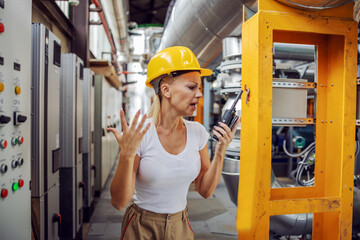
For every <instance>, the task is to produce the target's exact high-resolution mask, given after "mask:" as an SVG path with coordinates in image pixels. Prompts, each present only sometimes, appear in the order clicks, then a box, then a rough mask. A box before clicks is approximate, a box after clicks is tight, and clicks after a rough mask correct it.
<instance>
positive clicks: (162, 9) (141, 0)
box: [129, 0, 171, 25]
mask: <svg viewBox="0 0 360 240" xmlns="http://www.w3.org/2000/svg"><path fill="white" fill-rule="evenodd" d="M170 2H171V0H129V9H130V14H129V17H130V21H131V22H136V23H137V24H138V25H140V24H161V25H163V24H164V21H165V17H166V13H167V10H168V6H169V4H170Z"/></svg>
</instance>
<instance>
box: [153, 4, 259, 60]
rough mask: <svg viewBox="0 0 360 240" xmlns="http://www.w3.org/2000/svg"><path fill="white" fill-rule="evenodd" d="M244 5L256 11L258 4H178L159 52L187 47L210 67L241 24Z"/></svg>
mask: <svg viewBox="0 0 360 240" xmlns="http://www.w3.org/2000/svg"><path fill="white" fill-rule="evenodd" d="M244 4H246V5H247V6H253V7H254V8H255V9H256V5H255V4H256V1H255V0H248V1H246V0H245V1H241V2H240V1H233V0H181V1H176V3H175V5H174V6H173V9H172V12H171V15H170V18H169V20H168V22H167V24H166V28H165V29H164V33H163V36H162V39H161V43H160V46H159V49H158V50H162V49H164V48H167V47H170V46H176V45H181V46H186V47H188V48H190V49H191V50H192V51H193V52H194V54H195V55H196V56H197V58H198V60H199V63H200V65H201V66H202V67H206V66H208V65H209V63H210V62H211V61H212V60H213V59H214V58H215V57H216V56H218V55H219V53H220V52H221V41H222V39H223V38H225V37H227V36H228V35H229V34H230V33H231V32H232V31H233V30H234V29H235V28H236V27H238V26H239V24H241V23H242V8H243V5H244ZM220 60H221V58H220Z"/></svg>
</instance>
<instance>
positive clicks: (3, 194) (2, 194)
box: [1, 188, 9, 198]
mask: <svg viewBox="0 0 360 240" xmlns="http://www.w3.org/2000/svg"><path fill="white" fill-rule="evenodd" d="M8 193H9V192H8V190H7V189H6V188H3V189H2V190H1V197H2V198H6V197H7V195H8Z"/></svg>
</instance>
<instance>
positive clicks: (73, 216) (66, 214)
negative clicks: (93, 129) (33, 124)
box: [60, 53, 84, 239]
mask: <svg viewBox="0 0 360 240" xmlns="http://www.w3.org/2000/svg"><path fill="white" fill-rule="evenodd" d="M61 65H62V71H61V84H60V113H61V114H60V133H61V135H60V149H61V163H60V214H61V216H62V222H61V228H60V238H61V239H75V238H77V236H78V235H80V236H81V225H82V217H83V212H82V211H83V208H82V205H83V189H84V182H83V178H82V175H83V171H82V154H83V127H82V125H83V82H84V81H83V79H84V76H83V61H82V60H81V59H80V58H79V57H77V56H76V55H75V54H72V53H69V54H62V55H61Z"/></svg>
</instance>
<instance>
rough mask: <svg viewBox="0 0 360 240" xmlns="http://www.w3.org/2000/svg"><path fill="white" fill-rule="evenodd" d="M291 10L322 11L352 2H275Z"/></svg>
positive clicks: (319, 0)
mask: <svg viewBox="0 0 360 240" xmlns="http://www.w3.org/2000/svg"><path fill="white" fill-rule="evenodd" d="M276 1H278V2H281V3H283V4H286V5H288V6H290V7H293V8H300V9H306V10H310V11H311V10H312V11H316V10H323V9H328V8H334V7H340V6H342V5H345V4H348V3H350V2H353V0H317V1H314V0H276Z"/></svg>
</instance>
